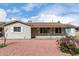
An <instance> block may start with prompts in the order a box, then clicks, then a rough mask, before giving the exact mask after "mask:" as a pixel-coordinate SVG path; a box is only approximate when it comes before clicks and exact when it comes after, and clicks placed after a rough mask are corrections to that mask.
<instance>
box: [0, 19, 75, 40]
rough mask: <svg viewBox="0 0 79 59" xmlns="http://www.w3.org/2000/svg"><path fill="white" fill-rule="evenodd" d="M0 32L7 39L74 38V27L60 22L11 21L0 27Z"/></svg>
mask: <svg viewBox="0 0 79 59" xmlns="http://www.w3.org/2000/svg"><path fill="white" fill-rule="evenodd" d="M0 32H1V33H2V34H3V35H4V36H5V38H7V39H31V38H62V37H65V36H66V35H73V36H75V26H73V25H70V24H62V23H60V22H58V23H53V22H27V23H25V22H21V21H12V22H9V23H7V24H3V25H1V26H0Z"/></svg>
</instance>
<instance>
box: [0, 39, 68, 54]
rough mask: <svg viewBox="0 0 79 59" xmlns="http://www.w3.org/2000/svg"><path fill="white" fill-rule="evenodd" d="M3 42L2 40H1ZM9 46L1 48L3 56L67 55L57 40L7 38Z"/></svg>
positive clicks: (0, 51) (0, 52)
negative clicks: (61, 49)
mask: <svg viewBox="0 0 79 59" xmlns="http://www.w3.org/2000/svg"><path fill="white" fill-rule="evenodd" d="M0 42H1V40H0ZM7 45H8V46H7V47H4V48H0V55H3V56H62V55H64V56H67V55H69V54H64V53H62V52H61V51H60V50H59V48H58V46H57V42H56V40H7Z"/></svg>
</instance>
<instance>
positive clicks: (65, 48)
mask: <svg viewBox="0 0 79 59" xmlns="http://www.w3.org/2000/svg"><path fill="white" fill-rule="evenodd" d="M60 50H61V51H62V52H65V53H66V52H68V48H67V47H64V46H61V47H60Z"/></svg>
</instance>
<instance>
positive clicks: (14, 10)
mask: <svg viewBox="0 0 79 59" xmlns="http://www.w3.org/2000/svg"><path fill="white" fill-rule="evenodd" d="M7 12H10V13H16V12H20V9H18V8H16V7H15V8H13V9H8V10H7Z"/></svg>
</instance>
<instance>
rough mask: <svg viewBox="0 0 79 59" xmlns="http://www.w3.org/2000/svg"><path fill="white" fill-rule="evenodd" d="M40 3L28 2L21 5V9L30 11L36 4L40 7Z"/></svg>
mask: <svg viewBox="0 0 79 59" xmlns="http://www.w3.org/2000/svg"><path fill="white" fill-rule="evenodd" d="M40 5H41V4H36V3H35V4H33V3H29V4H26V5H25V6H23V7H22V9H23V10H26V11H31V10H33V9H34V8H35V7H36V6H38V8H39V7H40Z"/></svg>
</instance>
